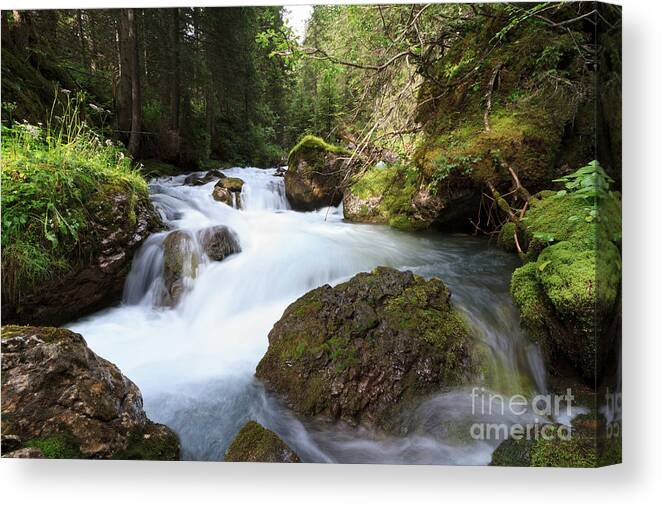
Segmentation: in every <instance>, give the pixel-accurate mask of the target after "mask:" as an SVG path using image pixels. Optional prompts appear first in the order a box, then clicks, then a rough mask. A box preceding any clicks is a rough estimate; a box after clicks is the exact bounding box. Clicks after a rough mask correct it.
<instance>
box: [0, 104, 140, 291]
mask: <svg viewBox="0 0 661 507" xmlns="http://www.w3.org/2000/svg"><path fill="white" fill-rule="evenodd" d="M79 102H80V100H79V98H76V97H74V98H71V97H70V96H69V95H66V99H65V100H64V101H63V102H62V103H60V104H58V109H60V108H61V110H62V114H61V115H59V116H54V115H53V114H51V121H49V122H48V125H47V126H42V125H30V124H28V123H25V122H24V123H16V124H14V125H13V126H4V125H3V127H2V171H1V174H2V250H3V251H2V292H3V296H4V297H8V298H9V299H10V300H12V301H16V300H18V298H20V295H21V293H24V292H27V291H30V290H33V289H34V287H36V286H38V285H39V284H40V283H42V282H44V281H46V280H47V279H49V278H52V277H56V276H58V275H60V274H62V273H64V272H66V271H67V270H68V269H70V267H71V264H72V261H73V260H74V259H75V258H76V257H77V256H78V255H79V254H80V250H81V247H80V244H81V237H82V236H84V234H85V232H86V227H87V225H88V218H89V213H88V210H87V208H86V205H87V203H88V202H89V200H90V198H91V197H92V196H94V195H95V194H96V193H97V192H99V191H102V190H101V189H108V188H114V189H118V188H120V189H123V190H125V191H127V192H131V193H134V194H141V195H145V196H146V193H147V186H146V182H145V181H144V179H143V178H142V176H141V175H140V173H139V172H138V171H137V170H136V169H135V168H134V166H133V163H132V161H131V159H130V158H129V157H127V156H126V155H125V154H124V152H123V151H122V150H121V149H120V147H118V146H116V145H113V144H112V143H111V142H110V141H106V142H104V141H102V140H101V139H100V138H99V136H98V135H97V134H95V133H94V131H92V129H90V128H89V127H88V126H87V124H86V123H85V122H84V121H83V120H82V117H81V111H80V107H79ZM53 110H55V105H54V108H53Z"/></svg>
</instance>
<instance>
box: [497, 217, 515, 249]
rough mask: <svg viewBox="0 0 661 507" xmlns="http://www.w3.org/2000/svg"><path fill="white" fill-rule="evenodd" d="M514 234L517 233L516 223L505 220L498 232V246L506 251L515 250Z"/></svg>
mask: <svg viewBox="0 0 661 507" xmlns="http://www.w3.org/2000/svg"><path fill="white" fill-rule="evenodd" d="M515 234H517V227H516V224H515V223H514V222H507V223H506V224H505V225H503V226H502V227H501V229H500V232H499V233H498V246H499V247H500V248H502V249H503V250H505V251H507V252H516V240H515V239H514V235H515Z"/></svg>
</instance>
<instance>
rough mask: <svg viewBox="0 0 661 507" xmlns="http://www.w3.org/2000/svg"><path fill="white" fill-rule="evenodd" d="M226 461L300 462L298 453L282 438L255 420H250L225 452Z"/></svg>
mask: <svg viewBox="0 0 661 507" xmlns="http://www.w3.org/2000/svg"><path fill="white" fill-rule="evenodd" d="M225 461H249V462H255V463H300V462H301V460H300V458H299V457H298V455H297V454H296V453H295V452H294V451H293V450H292V449H291V447H289V446H288V445H287V444H285V443H284V442H283V441H282V439H281V438H280V437H279V436H278V435H276V434H275V433H273V432H272V431H271V430H268V429H266V428H265V427H264V426H262V425H261V424H259V423H256V422H255V421H248V422H247V423H246V424H245V425H244V426H243V427H242V428H241V430H240V431H239V433H237V435H236V437H234V440H233V441H232V443H231V444H230V446H229V448H228V449H227V452H226V453H225Z"/></svg>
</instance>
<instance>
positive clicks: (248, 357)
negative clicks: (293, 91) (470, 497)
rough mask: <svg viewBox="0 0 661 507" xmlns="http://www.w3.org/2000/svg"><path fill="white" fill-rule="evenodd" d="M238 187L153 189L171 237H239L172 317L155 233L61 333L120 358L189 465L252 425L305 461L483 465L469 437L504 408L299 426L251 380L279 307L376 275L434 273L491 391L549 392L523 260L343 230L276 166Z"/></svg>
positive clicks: (425, 410) (433, 409)
mask: <svg viewBox="0 0 661 507" xmlns="http://www.w3.org/2000/svg"><path fill="white" fill-rule="evenodd" d="M223 172H224V173H225V174H226V175H228V176H235V177H239V178H241V179H243V180H244V181H245V184H244V186H243V190H242V193H241V202H242V209H240V210H239V209H234V208H232V207H230V206H227V205H225V204H221V203H219V202H216V201H215V200H214V199H213V198H212V196H211V193H212V189H213V186H214V183H215V182H211V183H208V184H206V185H202V186H187V185H184V184H183V181H184V178H185V175H183V176H176V177H169V178H160V179H156V180H153V181H152V182H151V183H150V192H151V196H152V201H153V203H154V205H155V207H156V209H157V210H158V211H159V213H160V214H161V215H162V217H163V219H164V221H165V223H166V224H167V225H168V228H169V229H171V230H174V229H183V230H187V231H190V232H193V233H194V232H197V231H199V230H201V229H204V228H206V227H209V226H213V225H218V224H222V225H226V226H229V227H231V228H232V229H234V231H236V233H237V236H238V239H239V241H240V244H241V248H242V251H241V253H238V254H235V255H232V256H230V257H228V258H226V259H224V260H223V261H222V262H204V263H202V264H201V265H200V266H199V268H198V270H197V274H196V276H195V278H194V279H192V278H191V279H189V280H187V284H186V287H187V292H186V293H185V294H184V296H183V298H182V300H181V301H180V303H179V304H178V305H177V306H176V307H175V308H164V307H162V306H159V305H158V304H157V301H158V294H159V291H160V290H161V287H162V283H163V281H162V276H161V274H162V266H163V247H162V245H163V241H164V238H165V236H166V235H167V234H168V232H161V233H156V234H153V235H152V236H151V237H150V238H148V239H147V241H146V242H145V244H144V245H143V246H142V248H141V250H140V251H139V252H138V254H137V256H136V258H135V259H134V262H133V266H132V270H131V273H130V275H129V277H128V279H127V282H126V286H125V291H124V300H123V302H122V304H121V305H120V306H118V307H114V308H110V309H107V310H105V311H102V312H99V313H97V314H95V315H92V316H90V317H88V318H85V319H83V320H81V321H78V322H76V323H73V324H71V325H69V326H68V327H70V328H71V329H73V330H75V331H76V332H79V333H81V334H82V335H83V336H84V337H85V338H86V339H87V341H88V343H89V345H90V347H91V348H92V349H93V350H94V351H95V352H96V353H97V354H99V355H101V356H102V357H105V358H107V359H109V360H110V361H113V362H114V363H116V364H117V365H118V366H119V367H120V368H121V370H122V372H123V373H124V374H125V375H127V376H128V377H129V378H131V379H132V380H133V381H134V382H135V383H136V384H137V385H138V386H139V387H140V390H141V391H142V393H143V396H144V400H145V409H146V412H147V415H148V416H149V417H150V418H151V419H153V420H155V421H158V422H162V423H164V424H167V425H168V426H170V427H171V428H172V429H174V430H175V431H176V432H177V433H178V435H179V436H180V438H181V443H182V451H183V458H184V459H195V460H222V458H223V455H224V452H225V450H226V448H227V446H228V445H229V443H230V442H231V440H232V438H233V437H234V435H235V434H236V432H237V431H238V430H239V429H240V427H241V426H242V425H243V424H244V423H245V422H246V421H247V420H249V419H254V420H257V421H259V422H261V423H262V424H263V425H265V426H266V427H268V428H271V429H272V430H274V431H275V432H276V433H278V434H279V435H280V436H281V437H282V438H283V439H284V440H285V441H286V442H287V443H288V444H289V445H290V446H291V447H292V448H294V450H296V452H297V453H298V454H299V456H300V457H301V459H302V460H303V461H314V462H343V463H359V462H360V463H367V462H378V463H438V464H486V463H488V462H489V460H490V457H491V453H492V452H493V449H494V447H495V445H496V444H497V442H494V441H486V440H475V439H471V438H470V436H469V434H468V430H467V427H468V425H469V424H470V423H473V422H474V421H476V420H489V421H490V420H495V421H504V422H510V423H511V422H513V421H519V420H522V417H521V416H515V415H513V414H511V413H509V412H508V411H506V410H501V411H498V410H496V411H495V412H496V413H492V414H484V413H480V414H476V413H475V410H474V409H475V406H474V403H473V402H472V399H471V396H470V392H471V388H472V386H465V388H464V389H458V390H454V391H450V392H447V391H445V392H439V393H438V394H437V395H435V396H432V397H430V398H428V399H426V400H424V401H423V402H421V404H420V406H419V407H418V408H417V409H415V410H412V411H411V412H410V413H407V414H404V416H403V418H404V419H403V420H404V424H403V431H402V435H401V436H386V435H380V434H376V433H373V432H370V431H367V430H366V429H361V428H351V427H348V426H346V425H344V424H341V423H337V424H330V423H327V422H321V421H317V420H303V419H301V418H298V417H297V416H296V415H295V414H294V413H292V412H291V411H290V410H288V409H287V408H286V407H284V406H283V405H282V404H281V403H280V402H279V401H278V400H277V399H276V398H274V397H273V396H272V395H270V394H269V393H268V392H267V391H265V389H264V388H263V386H262V385H261V384H260V382H259V381H258V380H256V379H255V378H254V371H255V367H256V365H257V363H258V362H259V360H260V359H261V357H262V356H263V354H264V352H265V351H266V349H267V347H268V339H267V335H268V333H269V331H270V329H271V327H272V326H273V324H274V323H275V322H276V321H277V320H278V319H279V318H280V316H281V315H282V313H283V311H284V309H285V308H286V307H287V306H288V305H289V304H290V303H291V302H293V301H294V300H295V299H297V298H298V297H300V296H301V295H303V294H304V293H306V292H307V291H309V290H311V289H313V288H315V287H318V286H320V285H323V284H325V283H329V284H331V285H333V284H336V283H339V282H341V281H344V280H347V279H348V278H350V277H351V276H353V275H354V274H356V273H358V272H361V271H370V270H372V269H373V268H375V267H376V266H392V267H396V268H398V269H409V270H412V271H414V272H416V273H418V274H420V275H422V276H425V277H432V276H436V277H439V278H441V279H442V280H443V281H445V282H446V284H447V285H448V286H449V287H450V289H451V291H452V294H453V295H452V299H453V302H454V303H455V305H456V306H457V307H458V308H459V309H460V310H461V311H462V312H463V313H464V314H465V316H466V317H467V320H468V322H469V323H470V325H471V327H472V328H473V330H474V334H475V335H476V336H477V337H478V339H479V340H480V341H481V342H482V343H483V344H484V347H485V350H486V351H488V353H487V354H486V355H487V356H488V357H489V362H490V363H491V366H490V368H489V371H490V377H491V381H490V387H491V388H492V389H493V390H494V391H497V392H503V393H515V392H516V393H521V394H528V393H531V392H544V391H545V389H546V387H545V371H544V367H543V365H542V362H541V357H540V354H539V351H538V350H537V348H536V347H535V346H533V345H532V344H531V343H530V342H529V340H528V339H527V337H526V336H525V334H524V333H523V332H522V331H521V329H520V327H519V323H518V321H519V318H518V314H517V312H516V309H515V308H514V306H513V304H512V302H511V298H510V297H509V295H508V287H509V281H510V276H511V273H512V271H513V270H514V268H515V267H516V266H517V265H518V260H517V258H516V257H515V256H513V255H511V254H507V253H504V252H502V251H500V250H499V249H497V248H495V247H491V246H489V245H488V243H487V242H486V241H485V240H483V239H478V238H474V237H471V236H468V235H440V234H438V233H435V234H419V233H418V234H412V233H404V232H399V231H396V230H393V229H391V228H389V227H386V226H374V225H360V224H349V223H346V222H344V221H343V217H342V209H341V207H340V208H329V209H322V210H318V211H316V212H309V213H300V212H295V211H292V210H291V209H290V207H289V205H288V203H287V199H286V197H285V192H284V181H283V178H281V177H278V176H275V175H274V173H275V169H268V170H265V169H256V168H234V169H229V170H223Z"/></svg>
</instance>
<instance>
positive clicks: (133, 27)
mask: <svg viewBox="0 0 661 507" xmlns="http://www.w3.org/2000/svg"><path fill="white" fill-rule="evenodd" d="M126 10H127V11H128V12H127V16H126V17H127V20H128V35H129V48H130V52H129V55H130V56H129V65H130V68H129V72H130V75H131V134H130V136H129V152H130V153H131V155H133V156H134V157H136V156H137V155H138V152H139V151H140V136H141V130H142V100H141V98H140V48H139V47H138V46H139V44H138V24H137V22H136V19H135V9H126Z"/></svg>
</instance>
